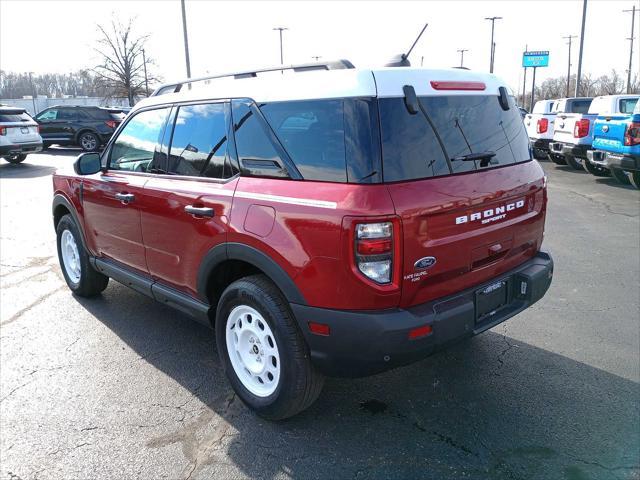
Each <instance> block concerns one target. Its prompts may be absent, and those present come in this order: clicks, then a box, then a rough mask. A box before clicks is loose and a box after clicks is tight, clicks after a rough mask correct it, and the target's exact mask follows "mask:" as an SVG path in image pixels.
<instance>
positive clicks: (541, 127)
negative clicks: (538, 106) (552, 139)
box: [536, 118, 549, 133]
mask: <svg viewBox="0 0 640 480" xmlns="http://www.w3.org/2000/svg"><path fill="white" fill-rule="evenodd" d="M548 129H549V120H548V119H546V118H539V119H538V125H537V126H536V132H538V133H544V132H546V131H547V130H548Z"/></svg>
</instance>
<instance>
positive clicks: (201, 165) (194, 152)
mask: <svg viewBox="0 0 640 480" xmlns="http://www.w3.org/2000/svg"><path fill="white" fill-rule="evenodd" d="M226 110H227V108H226V104H224V103H211V104H204V105H186V106H182V107H180V108H179V109H178V114H177V116H176V122H175V127H174V130H173V137H172V140H171V148H170V150H169V164H168V168H167V173H170V174H175V175H188V176H199V175H205V176H207V177H214V178H225V171H224V167H225V159H226V155H227V113H226ZM227 173H229V172H227ZM226 176H229V175H228V174H227V175H226Z"/></svg>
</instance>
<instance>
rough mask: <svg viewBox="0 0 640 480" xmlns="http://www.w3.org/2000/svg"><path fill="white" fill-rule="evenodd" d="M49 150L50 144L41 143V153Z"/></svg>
mask: <svg viewBox="0 0 640 480" xmlns="http://www.w3.org/2000/svg"><path fill="white" fill-rule="evenodd" d="M49 148H51V144H50V143H43V144H42V151H43V152H44V151H45V150H49Z"/></svg>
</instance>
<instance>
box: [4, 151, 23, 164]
mask: <svg viewBox="0 0 640 480" xmlns="http://www.w3.org/2000/svg"><path fill="white" fill-rule="evenodd" d="M26 158H27V154H26V153H14V154H13V155H7V156H6V157H4V159H5V160H6V161H7V162H9V163H13V164H16V163H21V162H24V161H25V160H26Z"/></svg>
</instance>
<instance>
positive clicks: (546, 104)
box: [524, 100, 557, 159]
mask: <svg viewBox="0 0 640 480" xmlns="http://www.w3.org/2000/svg"><path fill="white" fill-rule="evenodd" d="M556 102H557V100H539V101H537V102H536V104H535V105H534V106H533V111H532V112H531V113H529V114H527V115H526V116H525V117H524V126H525V128H526V129H527V135H528V136H529V142H530V143H531V148H532V149H533V156H534V157H535V158H537V159H543V158H547V155H548V154H549V143H550V142H551V140H553V121H554V119H555V117H556V112H555V111H553V106H554V105H555V104H556Z"/></svg>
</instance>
